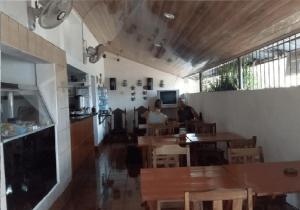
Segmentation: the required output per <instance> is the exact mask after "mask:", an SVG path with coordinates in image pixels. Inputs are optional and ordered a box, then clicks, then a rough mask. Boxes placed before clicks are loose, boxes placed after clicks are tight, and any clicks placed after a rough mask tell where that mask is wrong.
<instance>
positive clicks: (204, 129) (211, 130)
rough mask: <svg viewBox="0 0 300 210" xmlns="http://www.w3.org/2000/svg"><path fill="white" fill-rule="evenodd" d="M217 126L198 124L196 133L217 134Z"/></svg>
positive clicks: (213, 124)
mask: <svg viewBox="0 0 300 210" xmlns="http://www.w3.org/2000/svg"><path fill="white" fill-rule="evenodd" d="M216 132H217V125H216V123H201V122H200V123H197V124H196V125H195V133H199V134H216Z"/></svg>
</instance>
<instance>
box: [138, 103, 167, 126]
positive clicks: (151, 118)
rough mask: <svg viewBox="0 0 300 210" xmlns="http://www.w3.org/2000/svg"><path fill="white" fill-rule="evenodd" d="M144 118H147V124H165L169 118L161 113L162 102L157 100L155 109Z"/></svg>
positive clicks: (145, 114)
mask: <svg viewBox="0 0 300 210" xmlns="http://www.w3.org/2000/svg"><path fill="white" fill-rule="evenodd" d="M142 116H143V117H145V118H146V120H147V124H165V123H166V121H167V119H168V117H167V116H166V115H165V114H163V113H161V100H159V99H157V100H156V101H155V103H154V108H153V110H151V111H148V112H145V113H144V114H143V115H142Z"/></svg>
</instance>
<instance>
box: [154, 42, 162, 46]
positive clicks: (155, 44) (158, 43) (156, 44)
mask: <svg viewBox="0 0 300 210" xmlns="http://www.w3.org/2000/svg"><path fill="white" fill-rule="evenodd" d="M154 46H155V47H162V44H161V43H160V42H156V43H154Z"/></svg>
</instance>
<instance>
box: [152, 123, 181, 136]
mask: <svg viewBox="0 0 300 210" xmlns="http://www.w3.org/2000/svg"><path fill="white" fill-rule="evenodd" d="M147 128H148V136H163V135H172V134H175V128H176V126H173V125H165V124H164V123H157V124H148V125H147Z"/></svg>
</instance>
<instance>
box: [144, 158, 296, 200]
mask: <svg viewBox="0 0 300 210" xmlns="http://www.w3.org/2000/svg"><path fill="white" fill-rule="evenodd" d="M285 168H295V169H297V170H298V172H299V175H298V176H295V177H292V176H286V175H284V173H283V170H284V169H285ZM248 187H250V188H252V189H253V192H254V193H255V194H256V195H257V196H263V195H274V194H281V193H294V192H300V161H297V162H279V163H258V164H240V165H224V166H210V167H183V168H161V169H142V170H141V193H142V200H143V201H157V200H183V197H184V192H186V191H205V190H211V189H215V188H248Z"/></svg>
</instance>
